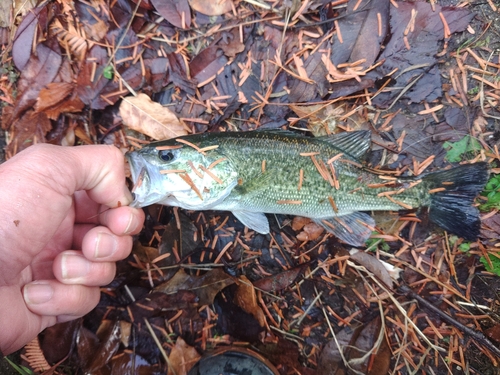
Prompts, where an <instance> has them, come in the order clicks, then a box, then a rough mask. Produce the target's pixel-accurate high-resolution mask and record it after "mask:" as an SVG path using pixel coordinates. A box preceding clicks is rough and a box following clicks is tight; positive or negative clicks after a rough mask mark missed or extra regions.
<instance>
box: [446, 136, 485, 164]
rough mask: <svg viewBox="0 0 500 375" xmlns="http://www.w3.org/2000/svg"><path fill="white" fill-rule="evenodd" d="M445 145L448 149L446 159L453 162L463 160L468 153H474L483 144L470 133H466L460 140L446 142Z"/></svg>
mask: <svg viewBox="0 0 500 375" xmlns="http://www.w3.org/2000/svg"><path fill="white" fill-rule="evenodd" d="M443 147H444V148H445V149H446V150H447V152H446V160H448V161H449V162H452V163H458V162H459V161H462V158H463V157H464V156H467V154H468V153H473V152H477V151H480V150H481V144H480V143H479V141H478V140H477V139H475V138H472V137H471V136H470V135H466V136H465V137H463V138H462V139H461V140H460V141H458V142H444V143H443Z"/></svg>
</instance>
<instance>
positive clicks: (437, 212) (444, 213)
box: [423, 162, 490, 241]
mask: <svg viewBox="0 0 500 375" xmlns="http://www.w3.org/2000/svg"><path fill="white" fill-rule="evenodd" d="M489 174H490V170H489V165H488V163H486V162H479V163H474V164H464V165H460V166H458V167H455V168H452V169H448V170H445V171H439V172H431V173H429V174H427V175H425V176H424V177H423V181H424V182H427V183H428V186H429V188H430V191H432V190H434V191H436V192H434V193H431V196H430V204H429V220H431V221H432V222H433V223H435V224H437V225H439V226H440V227H441V228H443V229H445V230H447V231H449V232H451V233H453V234H456V235H458V236H460V237H463V238H464V239H466V240H469V241H474V240H476V239H477V237H478V235H479V231H480V229H481V219H480V217H479V210H478V209H477V208H476V207H473V206H472V203H473V201H474V198H476V196H477V195H478V194H479V193H480V192H481V191H482V190H483V189H484V185H486V182H487V181H488V178H489ZM440 189H441V190H440Z"/></svg>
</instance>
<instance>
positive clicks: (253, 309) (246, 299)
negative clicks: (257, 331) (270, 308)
mask: <svg viewBox="0 0 500 375" xmlns="http://www.w3.org/2000/svg"><path fill="white" fill-rule="evenodd" d="M234 302H235V304H236V305H238V306H239V307H241V308H242V309H243V310H244V311H246V312H247V313H249V314H252V315H253V316H254V317H255V319H257V321H258V322H259V324H260V326H261V327H265V325H266V317H265V315H264V312H263V311H262V307H260V306H259V304H258V302H257V295H256V293H255V288H254V286H253V285H252V283H251V282H250V280H248V278H247V277H246V276H245V275H242V276H240V277H239V280H238V288H237V289H236V292H235V293H234Z"/></svg>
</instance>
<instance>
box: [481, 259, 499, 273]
mask: <svg viewBox="0 0 500 375" xmlns="http://www.w3.org/2000/svg"><path fill="white" fill-rule="evenodd" d="M488 257H489V258H490V261H491V264H492V265H493V267H490V264H489V262H488V260H487V259H486V258H485V257H484V256H482V257H481V258H480V259H479V260H480V261H481V263H483V265H484V267H485V268H486V271H488V272H491V273H494V274H495V275H498V276H500V258H497V257H496V256H494V255H491V254H488Z"/></svg>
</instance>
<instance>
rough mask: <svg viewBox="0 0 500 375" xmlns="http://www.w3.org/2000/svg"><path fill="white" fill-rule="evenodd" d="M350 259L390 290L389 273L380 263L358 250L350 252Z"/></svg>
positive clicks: (390, 280)
mask: <svg viewBox="0 0 500 375" xmlns="http://www.w3.org/2000/svg"><path fill="white" fill-rule="evenodd" d="M350 255H351V259H352V260H354V261H355V262H356V263H358V264H360V265H362V266H363V267H365V268H366V269H367V270H368V271H370V272H372V273H373V274H374V275H375V276H376V277H377V278H378V279H379V280H381V281H382V282H383V283H384V284H385V285H386V286H388V287H389V288H392V279H391V276H390V274H389V271H387V269H386V268H385V267H384V265H383V264H382V261H381V260H379V259H377V258H376V257H374V256H373V255H369V254H367V253H365V252H364V251H359V250H358V249H353V250H351V251H350Z"/></svg>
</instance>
